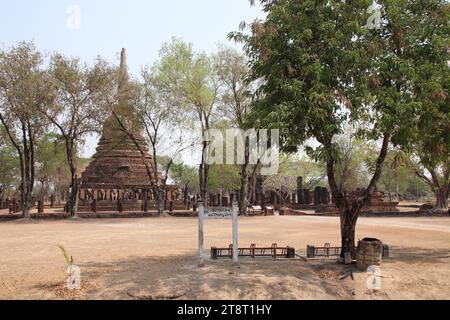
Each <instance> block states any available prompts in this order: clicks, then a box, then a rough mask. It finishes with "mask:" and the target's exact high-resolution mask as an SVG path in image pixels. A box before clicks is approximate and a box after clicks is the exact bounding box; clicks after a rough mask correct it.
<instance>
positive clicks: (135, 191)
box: [78, 49, 177, 211]
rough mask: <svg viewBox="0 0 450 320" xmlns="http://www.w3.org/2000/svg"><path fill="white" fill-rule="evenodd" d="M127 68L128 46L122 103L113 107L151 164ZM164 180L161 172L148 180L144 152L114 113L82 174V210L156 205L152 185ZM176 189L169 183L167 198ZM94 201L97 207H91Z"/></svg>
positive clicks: (122, 65)
mask: <svg viewBox="0 0 450 320" xmlns="http://www.w3.org/2000/svg"><path fill="white" fill-rule="evenodd" d="M127 85H128V70H127V62H126V53H125V49H122V52H121V58H120V69H119V82H118V86H119V88H118V93H119V97H121V98H120V99H119V102H118V104H117V105H116V106H114V110H115V113H117V114H119V115H120V116H121V118H122V117H123V118H124V121H125V122H127V125H128V126H131V131H132V133H133V136H134V138H135V140H137V141H138V143H139V144H140V147H141V149H143V150H144V153H145V158H146V161H147V162H148V164H150V167H151V160H152V157H151V156H150V154H149V152H148V146H147V143H146V141H145V139H144V134H143V125H142V124H141V123H140V122H139V120H137V119H135V118H133V114H134V113H133V112H132V109H131V106H130V105H129V103H128V98H127ZM160 182H161V175H160V174H159V173H154V175H153V176H152V180H150V179H149V176H148V174H147V170H146V166H145V164H144V161H143V159H142V156H141V152H140V150H139V148H138V147H137V146H136V144H135V143H134V142H133V140H132V139H131V138H130V136H129V135H128V134H127V133H126V132H124V131H123V130H121V128H120V125H119V123H118V122H117V120H116V118H115V117H114V116H113V115H111V116H109V117H108V118H107V119H106V121H105V123H104V124H103V130H102V136H101V139H100V141H99V143H98V146H97V149H96V153H95V154H94V156H93V161H92V162H91V163H90V164H89V166H88V167H87V168H86V170H85V171H84V173H83V174H82V179H81V187H80V193H79V206H78V207H79V210H80V211H97V210H98V211H116V210H119V211H122V210H123V211H139V210H142V209H143V206H144V203H145V206H147V205H148V206H149V207H151V206H152V202H153V204H154V201H153V199H154V195H153V191H152V185H154V184H155V183H160ZM176 191H177V188H176V187H175V186H168V187H167V190H166V194H167V199H169V200H171V199H173V198H174V197H175V193H176ZM93 204H95V208H94V209H92V207H93Z"/></svg>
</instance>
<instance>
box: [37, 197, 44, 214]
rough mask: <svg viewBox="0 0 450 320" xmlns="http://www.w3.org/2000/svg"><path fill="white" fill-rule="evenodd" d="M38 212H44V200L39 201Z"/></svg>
mask: <svg viewBox="0 0 450 320" xmlns="http://www.w3.org/2000/svg"><path fill="white" fill-rule="evenodd" d="M38 213H44V201H42V200H39V201H38Z"/></svg>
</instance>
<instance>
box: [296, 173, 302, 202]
mask: <svg viewBox="0 0 450 320" xmlns="http://www.w3.org/2000/svg"><path fill="white" fill-rule="evenodd" d="M297 203H299V204H303V203H304V201H303V177H297Z"/></svg>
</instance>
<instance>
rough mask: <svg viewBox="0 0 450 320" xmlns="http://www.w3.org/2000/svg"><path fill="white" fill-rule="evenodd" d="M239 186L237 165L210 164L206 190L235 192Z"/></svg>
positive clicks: (239, 179)
mask: <svg viewBox="0 0 450 320" xmlns="http://www.w3.org/2000/svg"><path fill="white" fill-rule="evenodd" d="M240 186H241V177H240V167H239V166H237V165H227V164H224V165H215V164H214V165H211V167H210V171H209V175H208V190H209V191H211V192H219V191H221V190H222V191H229V192H235V191H237V190H239V188H240Z"/></svg>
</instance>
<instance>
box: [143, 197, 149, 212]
mask: <svg viewBox="0 0 450 320" xmlns="http://www.w3.org/2000/svg"><path fill="white" fill-rule="evenodd" d="M143 211H144V212H145V213H147V212H148V200H147V197H144V210H143Z"/></svg>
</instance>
